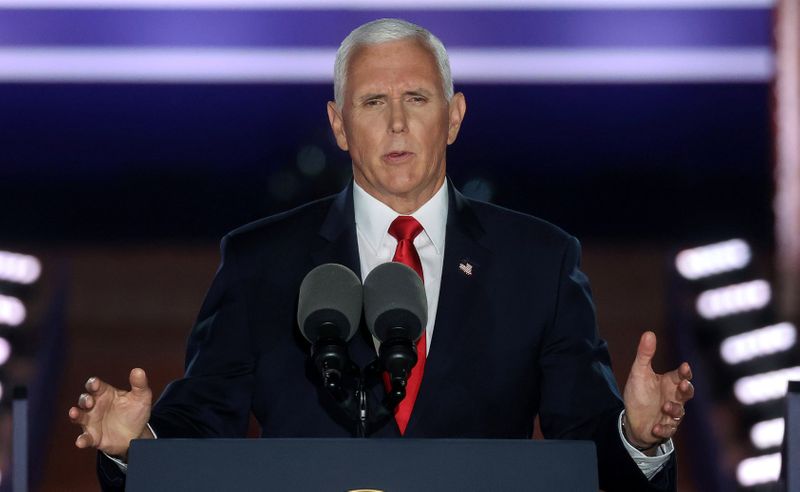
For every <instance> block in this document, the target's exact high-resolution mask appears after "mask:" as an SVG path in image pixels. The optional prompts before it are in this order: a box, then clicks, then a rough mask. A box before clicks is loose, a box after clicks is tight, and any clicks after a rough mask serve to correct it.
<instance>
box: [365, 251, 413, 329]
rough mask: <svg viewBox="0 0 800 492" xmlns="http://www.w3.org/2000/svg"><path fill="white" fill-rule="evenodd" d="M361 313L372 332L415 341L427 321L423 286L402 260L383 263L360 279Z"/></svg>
mask: <svg viewBox="0 0 800 492" xmlns="http://www.w3.org/2000/svg"><path fill="white" fill-rule="evenodd" d="M364 316H366V321H367V327H368V328H369V330H370V331H371V332H372V334H373V335H374V336H375V338H377V339H378V340H380V341H381V342H384V341H386V340H388V339H389V338H390V337H392V336H402V337H409V338H411V339H412V340H413V341H416V340H417V339H418V338H419V337H420V335H422V331H423V330H424V329H425V325H426V324H427V322H428V301H427V298H426V297H425V286H424V285H423V284H422V279H421V278H419V275H417V272H415V271H414V270H413V269H412V268H411V267H409V266H407V265H404V264H402V263H397V262H392V263H383V264H381V265H378V266H377V267H375V269H374V270H372V271H371V272H370V273H369V275H367V278H366V279H364Z"/></svg>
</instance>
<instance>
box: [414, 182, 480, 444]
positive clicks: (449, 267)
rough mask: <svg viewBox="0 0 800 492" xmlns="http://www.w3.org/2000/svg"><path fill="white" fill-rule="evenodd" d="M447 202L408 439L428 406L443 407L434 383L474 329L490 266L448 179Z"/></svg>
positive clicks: (474, 224) (472, 219) (469, 213)
mask: <svg viewBox="0 0 800 492" xmlns="http://www.w3.org/2000/svg"><path fill="white" fill-rule="evenodd" d="M448 192H449V202H448V211H447V230H446V234H447V236H446V240H445V253H444V261H443V264H442V284H441V287H440V290H439V304H438V307H437V310H436V321H435V324H434V330H433V338H432V339H431V346H430V350H429V351H428V358H427V359H426V361H425V375H424V376H423V378H422V385H421V387H420V392H419V394H418V395H417V400H416V402H415V403H414V410H413V412H412V414H411V418H410V420H409V423H408V428H407V430H406V435H408V436H411V437H413V436H414V429H415V427H416V424H417V422H419V423H420V426H422V427H424V425H425V415H426V413H429V412H430V409H431V408H432V407H431V406H432V405H433V406H435V407H440V406H441V405H446V404H448V403H447V402H441V401H439V400H438V399H437V394H440V393H441V392H440V391H438V389H439V387H440V385H442V384H448V382H447V381H445V380H444V375H445V374H446V372H447V369H448V367H449V366H450V365H451V364H452V363H453V361H454V359H455V358H457V354H458V352H459V346H460V345H462V344H463V343H466V342H468V341H469V340H471V339H473V338H474V337H476V336H479V333H476V330H478V329H480V327H479V326H476V325H475V323H472V322H471V319H472V318H473V316H472V315H471V313H472V312H473V311H474V310H475V309H479V308H480V306H481V304H482V302H484V301H485V299H482V297H483V296H484V295H485V288H486V286H485V284H482V282H483V281H484V279H485V278H486V275H485V273H486V272H487V271H488V269H489V268H490V267H491V265H490V262H491V254H490V251H489V250H488V249H487V248H486V247H485V246H484V245H483V244H481V238H482V236H483V235H484V231H483V228H482V227H481V225H480V223H479V221H478V219H477V217H476V216H475V214H474V212H473V210H472V208H471V207H470V205H469V203H468V202H467V200H466V198H465V197H464V196H463V195H461V193H459V192H458V191H457V190H456V189H455V188H454V187H453V185H452V183H450V182H449V180H448Z"/></svg>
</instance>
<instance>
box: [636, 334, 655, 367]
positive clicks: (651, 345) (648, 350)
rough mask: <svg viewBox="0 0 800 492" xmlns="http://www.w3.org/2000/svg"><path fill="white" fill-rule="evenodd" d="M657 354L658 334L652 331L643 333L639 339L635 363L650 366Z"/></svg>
mask: <svg viewBox="0 0 800 492" xmlns="http://www.w3.org/2000/svg"><path fill="white" fill-rule="evenodd" d="M655 354H656V334H655V333H653V332H652V331H646V332H644V333H642V336H641V338H640V339H639V347H638V348H637V349H636V360H635V361H634V365H638V366H647V367H649V366H650V364H651V362H652V361H653V356H654V355H655Z"/></svg>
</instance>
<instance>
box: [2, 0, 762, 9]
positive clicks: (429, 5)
mask: <svg viewBox="0 0 800 492" xmlns="http://www.w3.org/2000/svg"><path fill="white" fill-rule="evenodd" d="M774 3H775V0H0V7H4V8H50V9H76V8H92V9H130V8H147V9H167V8H169V9H197V8H209V9H258V8H261V9H357V10H362V9H365V10H375V9H460V10H461V9H536V8H546V9H576V8H586V9H592V8H594V9H619V8H625V9H670V8H682V9H705V8H723V9H724V8H769V7H771V6H772V5H773V4H774Z"/></svg>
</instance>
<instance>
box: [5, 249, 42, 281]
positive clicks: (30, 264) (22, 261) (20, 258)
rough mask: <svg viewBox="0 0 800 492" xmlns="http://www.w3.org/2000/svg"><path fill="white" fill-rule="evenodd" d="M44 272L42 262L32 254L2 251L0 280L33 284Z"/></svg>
mask: <svg viewBox="0 0 800 492" xmlns="http://www.w3.org/2000/svg"><path fill="white" fill-rule="evenodd" d="M41 273H42V264H41V262H40V261H39V259H38V258H36V257H35V256H31V255H23V254H19V253H12V252H10V251H0V281H6V282H15V283H18V284H32V283H33V282H36V280H38V278H39V275H40V274H41Z"/></svg>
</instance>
